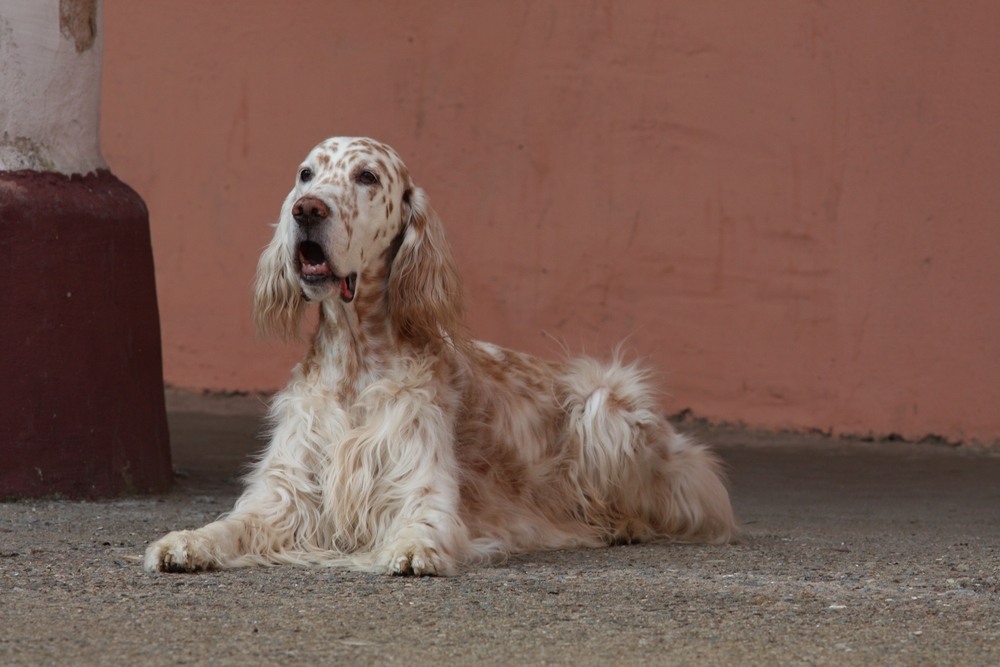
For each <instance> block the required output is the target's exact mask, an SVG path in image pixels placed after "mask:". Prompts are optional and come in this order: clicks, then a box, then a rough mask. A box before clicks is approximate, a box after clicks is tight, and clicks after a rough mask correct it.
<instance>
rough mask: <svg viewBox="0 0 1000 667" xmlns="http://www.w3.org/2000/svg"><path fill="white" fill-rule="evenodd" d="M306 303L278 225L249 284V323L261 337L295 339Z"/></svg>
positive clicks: (289, 252)
mask: <svg viewBox="0 0 1000 667" xmlns="http://www.w3.org/2000/svg"><path fill="white" fill-rule="evenodd" d="M305 306H306V300H305V298H304V297H303V296H302V289H301V288H300V287H299V281H298V280H297V279H296V277H295V269H294V266H293V263H292V257H291V249H290V248H289V246H288V244H287V243H286V242H284V241H283V234H282V229H281V225H280V224H279V225H278V229H277V230H276V231H275V235H274V238H273V239H272V240H271V243H270V244H268V246H267V247H266V248H264V252H262V253H261V255H260V260H259V261H258V262H257V274H256V275H255V276H254V281H253V321H254V324H255V325H256V327H257V335H259V336H261V337H262V338H278V339H282V340H295V339H297V338H298V336H299V321H300V320H301V319H302V313H303V311H304V310H305Z"/></svg>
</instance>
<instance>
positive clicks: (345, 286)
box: [340, 277, 354, 302]
mask: <svg viewBox="0 0 1000 667" xmlns="http://www.w3.org/2000/svg"><path fill="white" fill-rule="evenodd" d="M340 298H341V299H343V300H344V301H347V302H350V301H351V300H352V299H353V298H354V290H353V289H351V284H350V282H349V281H348V279H347V278H346V277H345V278H341V279H340Z"/></svg>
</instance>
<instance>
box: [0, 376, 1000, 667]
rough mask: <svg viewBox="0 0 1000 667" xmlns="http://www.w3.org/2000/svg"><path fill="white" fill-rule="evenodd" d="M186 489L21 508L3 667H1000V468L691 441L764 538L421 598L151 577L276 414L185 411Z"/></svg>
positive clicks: (230, 485)
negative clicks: (143, 561) (150, 551)
mask: <svg viewBox="0 0 1000 667" xmlns="http://www.w3.org/2000/svg"><path fill="white" fill-rule="evenodd" d="M168 406H169V408H170V424H171V433H172V438H173V442H174V451H175V464H176V465H177V467H178V469H179V475H178V480H177V485H176V487H175V489H174V490H173V491H172V492H171V493H169V494H167V495H164V496H160V497H149V498H127V499H121V500H114V501H106V502H70V501H65V500H31V501H18V502H10V503H4V504H0V596H2V597H0V600H2V604H0V664H2V665H138V664H142V665H177V664H197V665H201V664H217V665H237V664H238V665H247V664H252V665H271V664H274V665H320V664H343V665H355V664H357V665H382V664H412V665H424V664H427V665H449V664H456V665H468V664H498V665H517V664H573V665H605V664H610V663H615V664H634V665H646V664H649V665H653V664H657V665H659V664H678V665H684V664H690V665H706V664H713V665H722V664H733V665H749V664H785V665H821V664H822V665H826V664H844V665H854V664H858V665H918V664H919V665H923V664H931V665H933V664H941V665H1000V456H998V455H997V451H996V450H978V451H970V450H968V449H963V448H958V449H953V448H949V447H945V446H941V445H930V444H923V445H914V444H904V443H895V442H892V443H871V442H858V441H846V440H839V439H828V438H823V437H820V436H797V435H762V434H758V433H751V432H747V431H740V430H731V429H707V430H706V429H703V428H697V427H696V426H691V427H690V428H689V430H691V429H693V430H697V431H699V432H700V433H699V435H700V436H701V437H702V438H703V439H705V440H707V441H711V442H714V443H716V445H717V449H718V451H719V452H720V453H721V454H722V456H723V457H724V458H725V459H726V461H727V463H728V464H729V467H730V470H731V477H732V480H733V491H734V494H733V495H734V502H735V505H736V508H737V511H738V513H739V515H740V516H741V518H742V520H743V522H744V525H745V535H744V537H743V539H742V540H741V541H740V542H739V543H738V544H734V545H728V546H721V547H715V546H713V547H704V546H686V545H666V544H659V545H640V546H623V547H614V548H609V549H599V550H578V551H565V552H553V553H544V554H532V555H527V556H518V557H516V558H512V559H511V560H509V561H508V562H505V563H499V564H496V565H495V566H492V567H481V568H474V569H470V570H468V571H466V572H464V573H463V574H461V575H460V576H457V577H453V578H448V579H439V578H427V579H412V578H393V577H384V576H374V575H366V574H359V573H354V572H346V571H342V570H332V569H308V568H299V567H275V568H258V569H247V570H236V571H227V572H213V573H207V574H196V575H148V574H145V573H143V572H142V569H141V567H140V563H139V558H140V554H141V553H142V551H143V549H144V548H145V545H146V543H147V542H149V541H150V540H152V539H155V538H157V537H159V536H160V535H162V534H163V533H164V532H166V531H168V530H172V529H176V528H181V527H196V526H198V525H201V524H203V523H205V522H207V521H209V520H211V519H213V518H214V517H215V516H216V515H218V514H219V513H221V512H223V511H225V510H227V509H228V508H229V507H230V506H231V505H232V502H233V500H234V499H235V496H236V494H237V493H238V491H239V485H238V483H237V481H236V478H235V475H236V474H237V472H238V470H239V468H240V465H241V463H242V462H244V461H245V460H246V456H247V454H248V453H249V452H251V451H253V450H254V449H255V448H256V447H258V446H259V442H255V434H256V432H257V430H258V426H259V401H257V400H256V399H253V398H249V399H248V398H245V397H235V398H218V397H200V396H191V395H183V394H178V393H176V392H172V393H171V396H170V401H169V403H168Z"/></svg>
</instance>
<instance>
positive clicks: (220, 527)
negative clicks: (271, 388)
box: [143, 393, 345, 572]
mask: <svg viewBox="0 0 1000 667" xmlns="http://www.w3.org/2000/svg"><path fill="white" fill-rule="evenodd" d="M321 407H322V408H323V409H322V410H313V414H312V416H311V417H310V418H303V414H304V411H305V410H308V409H309V406H308V405H306V404H305V402H304V400H299V399H298V398H297V397H295V396H294V395H292V394H290V393H286V394H284V395H279V396H278V397H276V400H275V403H274V406H273V407H272V413H271V414H272V419H273V420H274V421H275V423H276V424H277V426H276V427H275V429H274V431H273V432H272V436H271V442H270V445H269V446H268V449H267V451H266V452H265V455H264V456H263V458H262V459H261V460H260V462H259V463H258V464H257V466H256V468H255V470H254V471H253V472H252V473H251V474H250V476H249V478H248V479H247V487H246V490H245V491H244V493H243V495H242V496H241V497H240V499H239V500H238V501H237V502H236V505H235V507H234V508H233V510H232V511H231V512H230V513H229V514H227V515H226V516H224V517H222V518H221V519H219V520H218V521H213V522H212V523H210V524H208V525H206V526H203V527H202V528H199V529H197V530H180V531H175V532H172V533H169V534H168V535H166V536H164V537H163V538H161V539H160V540H158V541H156V542H154V543H153V544H151V545H150V546H149V548H148V549H147V550H146V556H145V559H144V563H143V565H144V567H145V569H146V570H147V571H150V572H157V571H160V572H194V571H199V570H213V569H220V568H227V567H237V566H240V565H250V564H255V563H268V562H279V561H280V562H296V561H304V560H305V559H306V552H309V551H317V550H319V549H321V548H322V547H320V548H319V549H318V548H317V542H318V536H319V535H320V534H321V532H322V528H321V520H320V505H321V497H322V489H321V487H320V482H319V481H318V480H317V477H316V471H317V470H319V469H320V468H321V467H322V459H323V457H324V454H323V446H324V443H327V442H329V441H331V440H336V439H338V438H339V437H340V434H341V433H342V432H343V423H344V421H345V417H344V416H343V413H342V412H341V411H340V410H338V409H336V408H335V407H332V406H330V405H329V404H328V403H323V404H321Z"/></svg>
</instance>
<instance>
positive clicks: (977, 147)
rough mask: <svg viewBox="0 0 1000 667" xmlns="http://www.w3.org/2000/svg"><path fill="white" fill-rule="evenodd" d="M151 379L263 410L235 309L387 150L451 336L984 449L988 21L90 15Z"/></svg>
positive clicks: (414, 5)
mask: <svg viewBox="0 0 1000 667" xmlns="http://www.w3.org/2000/svg"><path fill="white" fill-rule="evenodd" d="M105 31H106V33H105V40H106V41H105V58H106V62H105V72H104V100H103V120H102V132H103V147H104V153H105V157H106V158H107V160H108V162H109V163H110V165H111V167H112V168H113V169H114V171H115V173H116V174H117V175H119V176H120V177H121V178H123V179H124V180H125V181H126V182H128V183H130V184H131V185H132V186H133V187H134V188H136V189H137V190H138V191H139V192H140V193H141V194H142V195H143V197H144V198H145V200H146V202H147V204H148V205H149V209H150V220H151V225H152V233H153V244H154V251H155V257H156V275H157V281H158V289H159V299H160V308H161V320H162V326H163V342H164V364H165V373H166V378H167V381H168V382H170V383H172V384H175V385H178V386H182V387H191V388H211V389H236V390H239V389H245V390H250V389H270V388H275V387H278V386H280V385H281V384H282V383H283V382H284V381H285V379H286V377H287V373H288V369H289V368H290V366H291V365H292V364H293V363H294V362H295V361H296V360H297V358H298V357H299V355H300V354H301V349H300V348H295V347H292V346H288V347H283V346H278V345H275V344H270V343H262V342H259V341H257V340H255V338H254V336H253V332H252V330H251V327H250V323H249V301H250V299H249V283H250V280H251V276H252V273H253V270H254V267H255V264H256V258H257V254H258V252H259V250H260V249H261V247H262V246H263V245H264V244H265V243H266V242H267V240H268V238H269V236H270V228H269V226H268V225H269V223H271V222H273V221H274V218H275V216H276V214H277V211H278V207H279V204H280V202H281V199H282V198H283V196H284V194H285V193H286V192H287V189H288V188H289V187H290V185H291V184H292V180H293V177H294V173H295V168H296V166H297V165H298V163H299V161H300V160H301V158H302V157H303V156H304V154H305V153H306V152H307V151H308V149H309V148H310V147H311V146H312V145H313V144H314V143H316V142H317V141H318V140H320V139H321V138H324V137H326V136H328V135H333V134H365V135H371V136H374V137H377V138H380V139H382V140H384V141H386V142H388V143H390V144H392V145H394V146H395V147H396V148H397V149H398V150H399V151H400V153H401V154H402V155H403V157H404V159H405V160H406V161H407V163H408V164H409V166H410V168H411V171H412V172H413V174H414V176H415V179H416V181H417V182H418V183H419V184H421V185H422V186H423V187H425V188H426V189H427V191H428V192H429V194H430V196H431V199H432V201H433V202H434V204H435V206H436V208H437V209H438V210H439V212H440V213H441V214H442V216H443V218H444V220H445V223H446V225H447V226H448V229H449V232H450V238H451V240H452V243H453V245H454V246H455V249H456V253H457V256H458V258H459V262H460V264H461V268H462V269H463V271H464V275H465V278H466V292H467V299H468V305H469V311H470V323H471V328H472V330H473V332H474V333H475V334H476V335H477V336H479V337H482V338H486V339H489V340H492V341H495V342H498V343H500V344H504V345H508V346H515V347H518V348H526V349H528V350H531V351H534V352H538V353H542V354H546V355H558V354H561V347H560V345H561V344H560V343H557V342H554V341H555V340H558V341H562V342H564V343H565V345H566V347H568V348H569V349H570V350H572V351H587V352H591V353H600V354H603V353H606V352H607V351H608V350H609V349H610V348H611V346H613V345H614V344H615V343H616V342H617V341H619V340H620V339H623V338H627V340H628V342H627V346H628V348H630V349H634V350H637V351H639V352H640V353H642V354H644V355H646V356H647V357H648V359H649V360H650V361H651V362H652V363H653V364H654V365H655V366H657V367H658V368H659V369H660V370H661V371H662V372H663V374H664V377H665V380H666V384H667V386H668V388H669V396H668V397H667V398H665V407H666V408H667V409H668V410H670V411H676V410H680V409H682V408H691V409H692V410H693V411H694V413H695V414H697V415H700V416H704V417H707V418H709V419H713V420H726V421H743V422H746V423H748V424H751V425H755V426H763V427H767V428H795V429H805V428H817V429H823V430H827V429H829V430H832V431H834V432H848V433H875V434H888V433H899V434H902V435H904V436H906V437H911V438H918V437H921V436H924V435H926V434H929V433H934V434H940V435H943V436H945V437H948V438H950V439H979V440H987V441H992V440H997V439H1000V408H998V398H1000V120H998V119H1000V39H998V37H997V35H1000V3H996V2H991V1H990V0H984V1H982V2H975V1H972V2H964V3H961V7H960V8H959V6H958V5H954V4H952V3H945V2H940V3H924V2H911V1H903V0H900V1H889V2H877V3H872V2H868V1H864V0H844V1H842V2H831V3H825V5H824V3H805V2H798V1H797V0H768V1H765V2H754V3H745V2H709V3H700V2H699V3H694V2H664V1H663V0H630V1H629V2H611V1H609V2H584V1H582V0H581V1H579V2H576V1H573V2H571V1H568V0H566V1H562V2H544V1H541V0H525V1H521V2H454V3H443V2H417V1H413V0H394V1H389V0H386V1H384V2H378V3H340V2H326V1H325V0H316V1H313V2H305V1H303V2H296V3H284V2H270V1H268V2H264V1H261V0H256V1H253V0H243V1H242V2H239V3H208V2H201V1H200V0H184V1H175V2H170V3H138V2H128V1H126V0H107V1H106V4H105Z"/></svg>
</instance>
